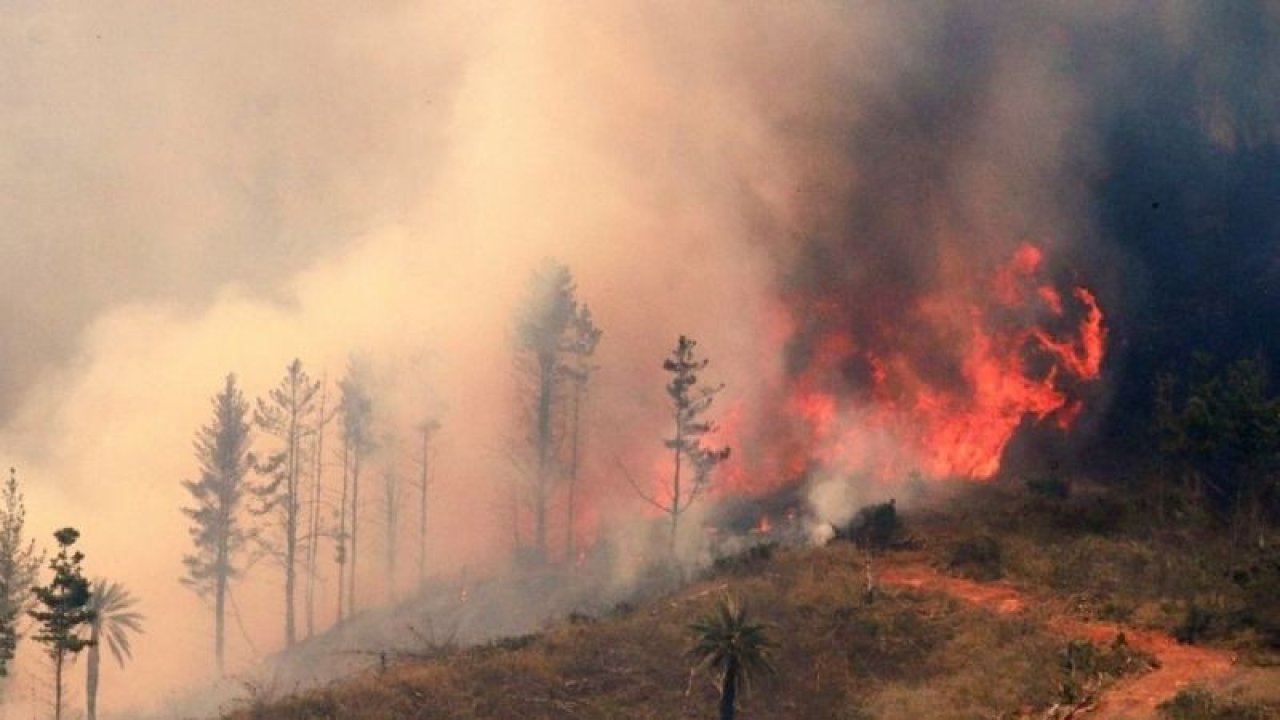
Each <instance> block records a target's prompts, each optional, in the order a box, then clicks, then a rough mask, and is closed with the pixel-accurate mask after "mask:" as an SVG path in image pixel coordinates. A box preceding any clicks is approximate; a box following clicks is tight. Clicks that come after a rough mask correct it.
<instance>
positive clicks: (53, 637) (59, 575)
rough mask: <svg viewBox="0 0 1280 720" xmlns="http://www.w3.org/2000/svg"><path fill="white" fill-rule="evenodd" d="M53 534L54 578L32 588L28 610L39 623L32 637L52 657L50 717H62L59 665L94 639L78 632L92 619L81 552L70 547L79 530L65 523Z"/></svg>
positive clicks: (87, 582) (50, 563) (60, 671)
mask: <svg viewBox="0 0 1280 720" xmlns="http://www.w3.org/2000/svg"><path fill="white" fill-rule="evenodd" d="M53 537H54V538H55V539H56V540H57V541H58V554H57V555H55V556H54V558H53V560H51V561H49V568H50V569H51V570H53V578H52V579H51V580H50V581H49V584H48V585H43V586H37V587H33V588H31V592H32V593H34V594H35V598H36V603H37V606H36V608H35V609H32V610H29V611H28V613H27V614H29V615H30V616H31V617H32V618H34V619H35V621H36V622H38V623H40V631H39V632H38V633H36V635H35V640H36V642H39V643H41V644H43V645H45V646H46V648H47V652H48V653H49V658H50V659H51V660H53V717H54V720H62V668H63V666H65V665H66V661H67V659H68V658H69V657H70V656H74V655H76V654H77V653H79V652H80V651H81V650H84V649H85V648H86V647H88V646H89V645H90V644H91V643H92V642H93V641H92V640H90V639H89V638H86V637H82V636H81V635H80V628H81V626H83V625H85V624H87V623H89V622H92V620H93V616H94V613H93V610H92V609H91V607H90V603H91V601H92V599H93V593H92V591H91V589H90V587H89V581H88V580H87V579H85V576H84V572H83V571H82V570H81V568H80V564H81V562H82V561H83V560H84V553H82V552H80V551H79V550H76V551H75V552H72V551H71V546H72V545H75V544H76V540H79V539H80V532H79V531H78V530H76V529H75V528H70V527H67V528H62V529H61V530H59V531H57V532H55V533H54V534H53Z"/></svg>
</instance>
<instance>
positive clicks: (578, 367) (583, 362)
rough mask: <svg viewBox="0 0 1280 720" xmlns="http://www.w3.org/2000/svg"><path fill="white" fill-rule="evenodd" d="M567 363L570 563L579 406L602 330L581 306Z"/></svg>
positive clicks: (578, 453)
mask: <svg viewBox="0 0 1280 720" xmlns="http://www.w3.org/2000/svg"><path fill="white" fill-rule="evenodd" d="M570 331H571V341H570V345H569V363H568V364H567V365H566V366H565V367H564V368H563V369H562V370H563V373H564V375H565V376H566V377H567V378H568V379H569V383H570V388H571V394H570V396H569V473H568V497H567V498H566V505H565V543H564V547H565V551H564V552H565V560H566V561H567V562H568V563H569V564H570V565H572V564H573V562H574V553H575V549H574V542H575V535H574V532H575V525H576V522H577V520H576V518H575V516H574V511H575V504H574V503H575V500H576V497H575V496H576V493H577V489H578V470H579V467H580V466H581V462H582V404H583V402H585V400H586V396H587V384H588V382H589V381H590V380H591V375H592V374H593V373H594V372H595V371H596V366H595V365H594V364H592V362H591V358H592V357H593V356H594V355H595V352H596V346H597V345H599V344H600V337H601V335H603V334H604V333H603V331H601V330H600V328H598V327H596V324H595V321H594V320H593V319H592V317H591V308H589V307H588V306H587V305H586V304H583V305H582V306H581V307H580V308H578V312H577V313H575V314H574V318H573V323H572V325H571V328H570Z"/></svg>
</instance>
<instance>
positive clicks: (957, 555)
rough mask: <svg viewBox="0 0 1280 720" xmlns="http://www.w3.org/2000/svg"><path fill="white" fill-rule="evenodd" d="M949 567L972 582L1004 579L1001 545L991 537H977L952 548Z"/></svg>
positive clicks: (965, 540)
mask: <svg viewBox="0 0 1280 720" xmlns="http://www.w3.org/2000/svg"><path fill="white" fill-rule="evenodd" d="M947 567H948V568H949V569H950V570H951V571H952V572H955V573H957V574H959V575H962V576H964V577H967V578H970V579H971V580H978V581H980V582H987V581H990V580H999V579H1000V578H1001V577H1004V561H1003V552H1002V551H1001V549H1000V543H999V542H998V541H997V540H996V539H995V538H993V537H991V536H990V535H975V536H974V537H971V538H967V539H964V540H961V541H959V542H957V543H956V544H954V545H952V546H951V557H950V558H949V560H948V562H947Z"/></svg>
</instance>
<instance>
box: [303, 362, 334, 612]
mask: <svg viewBox="0 0 1280 720" xmlns="http://www.w3.org/2000/svg"><path fill="white" fill-rule="evenodd" d="M328 400H329V384H328V381H327V378H321V379H320V401H319V403H320V404H319V406H318V407H317V408H316V424H315V433H314V434H313V435H312V456H311V460H312V468H311V492H310V495H311V501H310V504H309V505H308V513H307V515H308V518H307V532H306V538H307V544H306V582H307V586H306V624H307V637H311V636H312V635H314V634H315V627H316V580H317V574H316V573H317V571H318V562H317V558H318V556H319V549H320V537H321V535H322V533H323V528H322V527H321V524H320V508H321V505H322V504H323V502H322V501H323V489H324V433H325V428H327V427H328V425H329V422H330V421H331V420H332V419H333V416H334V414H335V413H334V412H333V411H332V410H331V409H330V407H329V404H328Z"/></svg>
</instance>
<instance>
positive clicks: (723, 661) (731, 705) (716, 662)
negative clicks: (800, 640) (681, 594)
mask: <svg viewBox="0 0 1280 720" xmlns="http://www.w3.org/2000/svg"><path fill="white" fill-rule="evenodd" d="M689 629H690V630H692V631H693V632H694V633H695V634H696V640H695V644H694V646H693V647H692V648H691V649H690V650H689V656H690V657H692V658H693V659H694V660H695V661H696V665H695V666H694V669H695V670H710V671H712V672H717V673H718V674H719V687H720V720H733V715H734V712H735V709H736V706H737V701H738V688H740V687H746V686H747V684H748V683H749V682H750V679H751V677H752V676H753V675H755V674H758V673H761V672H773V666H772V665H771V664H770V663H769V651H770V650H771V649H772V648H774V647H777V645H776V644H775V643H774V642H772V641H771V640H770V639H769V638H768V636H767V634H766V630H765V626H764V625H761V624H759V623H753V622H750V621H749V620H748V618H747V608H746V606H745V605H742V604H741V603H739V602H738V600H737V598H735V597H734V596H732V595H728V594H726V595H724V596H723V597H721V598H720V600H719V601H718V602H717V603H716V608H715V611H714V612H712V613H711V614H710V615H707V616H705V617H702V618H700V619H699V620H698V621H697V622H695V623H693V624H691V625H690V626H689Z"/></svg>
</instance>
